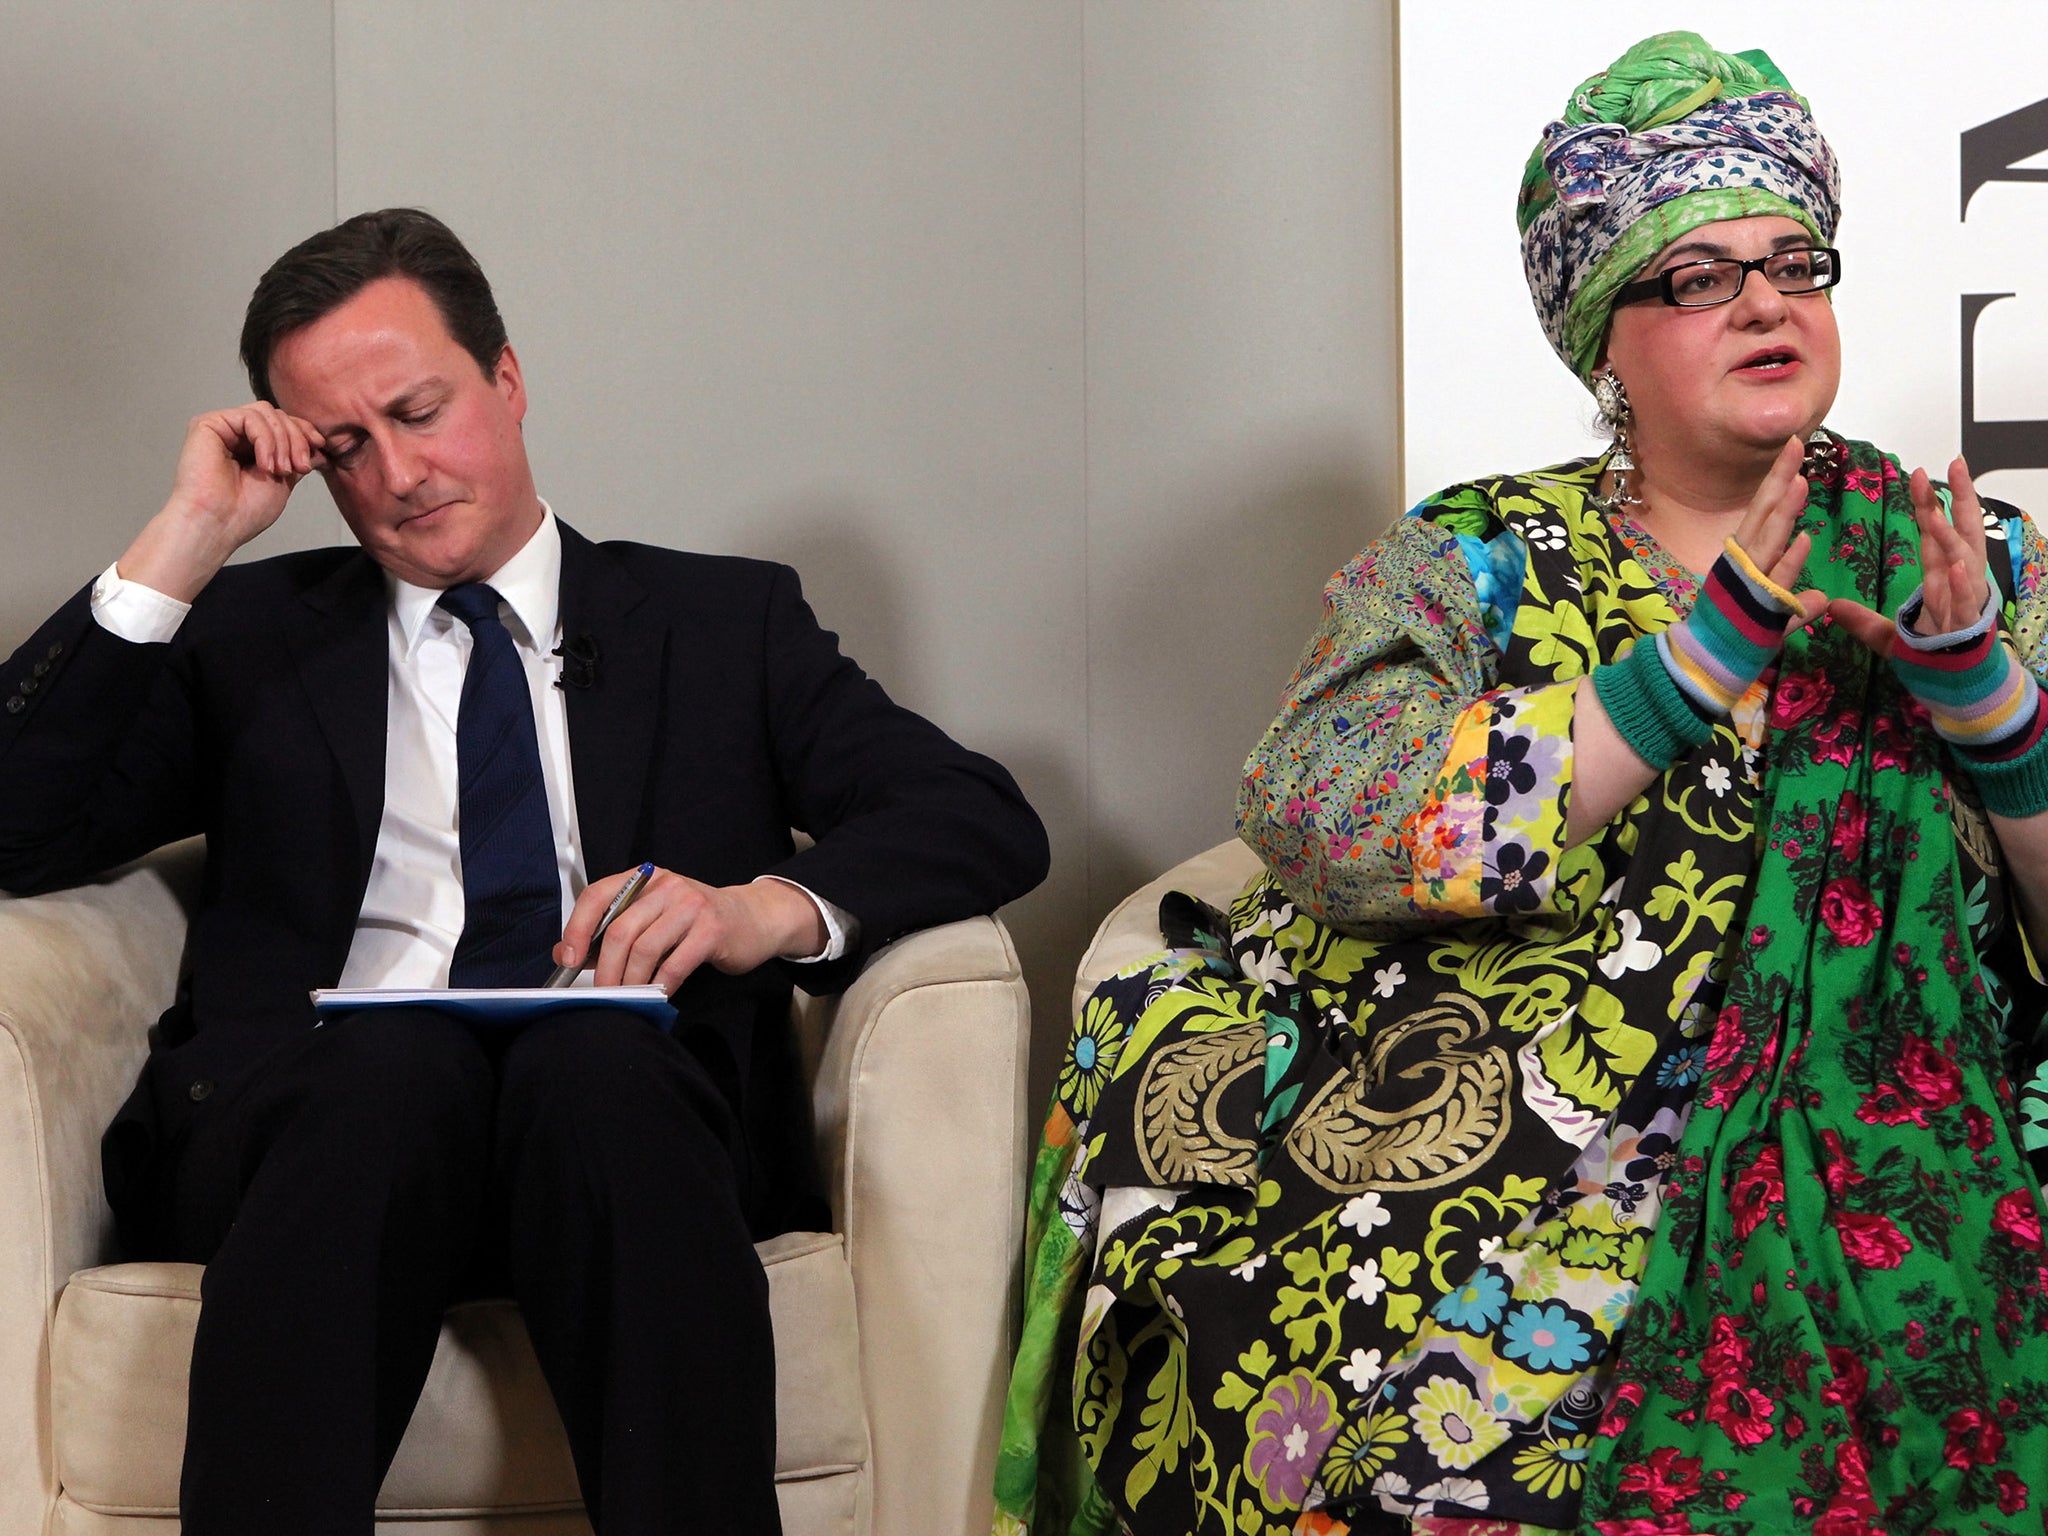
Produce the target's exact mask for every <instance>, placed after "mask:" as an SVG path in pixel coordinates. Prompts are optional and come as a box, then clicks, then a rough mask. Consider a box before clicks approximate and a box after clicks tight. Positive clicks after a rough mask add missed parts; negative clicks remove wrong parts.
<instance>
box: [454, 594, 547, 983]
mask: <svg viewBox="0 0 2048 1536" xmlns="http://www.w3.org/2000/svg"><path fill="white" fill-rule="evenodd" d="M440 605H441V606H442V607H443V608H445V609H447V610H448V611H449V612H450V613H452V614H454V615H455V617H456V618H458V619H460V620H462V622H463V623H464V624H467V625H468V626H469V634H470V640H471V644H470V651H469V670H468V671H467V672H465V673H464V674H463V678H462V706H461V709H460V711H459V712H458V713H457V715H456V717H455V760H456V768H457V775H458V785H459V791H458V796H457V802H456V821H457V823H458V830H459V833H460V836H461V843H462V903H463V919H462V937H461V938H460V939H458V940H457V941H456V944H455V960H454V964H453V965H452V966H451V967H450V968H449V972H448V984H449V985H450V986H454V987H537V986H539V985H540V984H541V983H542V982H543V981H545V980H547V977H548V973H549V972H550V971H552V970H553V969H554V957H553V953H552V952H553V950H554V946H555V943H556V941H557V940H559V939H560V938H561V936H562V893H561V884H560V877H559V876H558V874H557V873H556V868H555V834H554V828H553V826H552V825H551V823H550V822H549V820H548V792H547V781H546V780H545V779H543V778H542V777H541V771H540V739H539V737H538V736H537V735H536V734H535V732H534V728H533V697H532V695H531V694H529V693H528V692H527V689H526V669H525V668H524V667H523V666H521V665H520V662H519V651H518V649H517V647H515V646H514V645H513V643H512V637H511V635H509V634H507V633H506V632H505V626H504V625H503V624H502V623H500V622H499V619H498V594H497V593H496V592H495V591H493V590H492V589H491V588H489V587H487V586H485V585H484V584H483V583H482V582H475V581H473V582H470V583H468V584H467V585H465V586H460V587H450V588H449V589H448V590H447V591H446V592H443V593H442V594H441V598H440Z"/></svg>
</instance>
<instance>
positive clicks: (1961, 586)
mask: <svg viewBox="0 0 2048 1536" xmlns="http://www.w3.org/2000/svg"><path fill="white" fill-rule="evenodd" d="M1907 483H1908V486H1909V488H1910V489H1911V491H1912V495H1913V521H1914V522H1915V523H1916V524H1918V525H1919V529H1920V579H1921V581H1922V583H1924V588H1925V590H1924V595H1923V596H1922V599H1921V604H1920V613H1919V615H1918V617H1917V620H1916V622H1915V623H1914V626H1913V630H1914V633H1915V634H1926V635H1949V634H1955V633H1957V632H1958V631H1960V630H1965V629H1968V628H1969V627H1970V626H1971V625H1972V624H1975V623H1976V622H1977V617H1978V615H1979V614H1981V613H1983V611H1984V603H1985V601H1986V599H1988V598H1989V597H1990V596H1991V578H1990V574H1989V572H1988V569H1987V567H1986V563H1985V555H1984V507H1983V503H1981V502H1979V501H1978V500H1977V488H1976V486H1975V485H1974V484H1972V483H1971V480H1970V466H1969V465H1968V464H1965V463H1964V462H1963V461H1962V459H1961V458H1960V457H1958V458H1956V459H1955V460H1953V461H1952V462H1951V463H1950V464H1949V467H1948V489H1949V499H1950V500H1951V502H1953V504H1954V514H1953V516H1951V515H1950V514H1949V513H1948V512H1945V511H1943V509H1942V505H1941V497H1940V496H1939V495H1938V494H1936V492H1935V489H1934V485H1933V482H1932V481H1930V480H1929V479H1928V478H1927V471H1926V470H1924V469H1916V470H1914V471H1913V478H1912V479H1911V480H1910V481H1909V482H1907ZM1828 613H1829V615H1830V616H1831V617H1832V618H1833V619H1834V621H1835V622H1836V623H1837V624H1840V625H1841V626H1842V627H1843V628H1844V629H1846V630H1848V631H1849V633H1850V634H1852V635H1854V636H1855V637H1856V638H1857V639H1858V640H1861V641H1862V642H1863V643H1864V644H1865V645H1867V646H1869V647H1870V649H1871V650H1873V651H1875V652H1876V653H1877V654H1878V655H1880V656H1889V655H1890V654H1891V653H1892V646H1893V644H1894V643H1895V642H1896V640H1897V638H1898V637H1897V633H1896V631H1895V630H1894V628H1893V626H1892V621H1891V620H1890V619H1888V618H1886V617H1885V616H1884V615H1883V614H1881V613H1877V612H1875V611H1874V610H1872V609H1870V608H1868V607H1866V606H1865V605H1863V604H1862V603H1859V602H1857V601H1856V600H1855V599H1854V598H1849V597H1838V598H1836V599H1835V600H1834V601H1833V602H1831V603H1829V604H1828Z"/></svg>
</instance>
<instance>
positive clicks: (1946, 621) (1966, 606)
mask: <svg viewBox="0 0 2048 1536" xmlns="http://www.w3.org/2000/svg"><path fill="white" fill-rule="evenodd" d="M1908 487H1909V489H1910V491H1911V494H1912V498H1913V521H1914V523H1915V524H1916V525H1918V528H1919V532H1920V579H1921V583H1922V587H1923V594H1922V598H1921V613H1920V618H1919V620H1918V622H1916V623H1915V625H1914V628H1915V630H1916V631H1917V632H1919V633H1922V634H1930V635H1939V634H1948V633H1951V632H1953V631H1955V630H1961V629H1967V628H1969V627H1970V625H1972V624H1974V623H1976V621H1977V616H1978V615H1979V614H1980V613H1982V612H1983V611H1984V603H1985V600H1986V599H1987V598H1988V597H1989V596H1990V595H1991V582H1990V577H1989V574H1988V573H1987V571H1986V569H1985V556H1984V508H1983V504H1982V503H1981V502H1980V501H1978V499H1977V488H1976V486H1975V484H1974V483H1972V481H1971V479H1970V466H1969V465H1968V464H1966V463H1964V462H1963V460H1962V459H1961V458H1957V459H1955V460H1954V461H1953V462H1952V463H1951V464H1950V465H1949V494H1950V498H1951V500H1952V501H1953V503H1954V513H1953V516H1951V515H1950V513H1949V511H1948V510H1946V509H1944V508H1943V506H1942V504H1941V498H1940V495H1939V494H1938V493H1937V492H1936V491H1935V489H1934V485H1933V482H1931V481H1930V480H1929V479H1928V477H1927V471H1926V470H1924V469H1916V470H1914V471H1913V476H1912V479H1911V480H1910V481H1909V482H1908Z"/></svg>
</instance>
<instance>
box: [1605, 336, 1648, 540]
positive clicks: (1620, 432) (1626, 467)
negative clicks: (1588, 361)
mask: <svg viewBox="0 0 2048 1536" xmlns="http://www.w3.org/2000/svg"><path fill="white" fill-rule="evenodd" d="M1593 403H1594V404H1595V405H1597V406H1598V407H1599V408H1600V419H1601V420H1602V421H1604V422H1606V423H1607V430H1608V431H1610V432H1612V433H1613V434H1614V451H1613V452H1612V453H1611V454H1609V455H1608V459H1607V468H1608V470H1609V472H1610V473H1612V474H1613V476H1614V497H1613V500H1614V504H1615V505H1616V506H1617V507H1640V506H1641V505H1642V504H1643V498H1642V497H1640V496H1637V495H1635V494H1634V493H1633V492H1631V491H1630V490H1629V484H1628V477H1629V475H1630V473H1631V472H1633V471H1634V469H1635V467H1636V460H1635V454H1634V452H1633V448H1634V444H1632V443H1631V442H1630V441H1629V432H1628V424H1629V408H1628V391H1627V390H1625V389H1623V388H1622V386H1621V380H1620V379H1618V378H1616V377H1615V375H1614V370H1613V369H1612V368H1603V369H1601V370H1600V371H1599V372H1598V373H1596V374H1594V375H1593Z"/></svg>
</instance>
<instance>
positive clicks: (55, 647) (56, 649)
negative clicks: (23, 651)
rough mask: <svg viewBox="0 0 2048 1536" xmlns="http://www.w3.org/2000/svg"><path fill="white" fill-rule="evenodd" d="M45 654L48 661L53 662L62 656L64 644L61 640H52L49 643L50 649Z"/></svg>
mask: <svg viewBox="0 0 2048 1536" xmlns="http://www.w3.org/2000/svg"><path fill="white" fill-rule="evenodd" d="M45 654H46V655H48V656H49V658H50V660H52V661H55V660H56V659H57V658H58V657H59V656H62V655H63V654H64V642H63V641H62V640H52V641H51V642H50V649H49V650H48V651H47V652H46V653H45Z"/></svg>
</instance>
